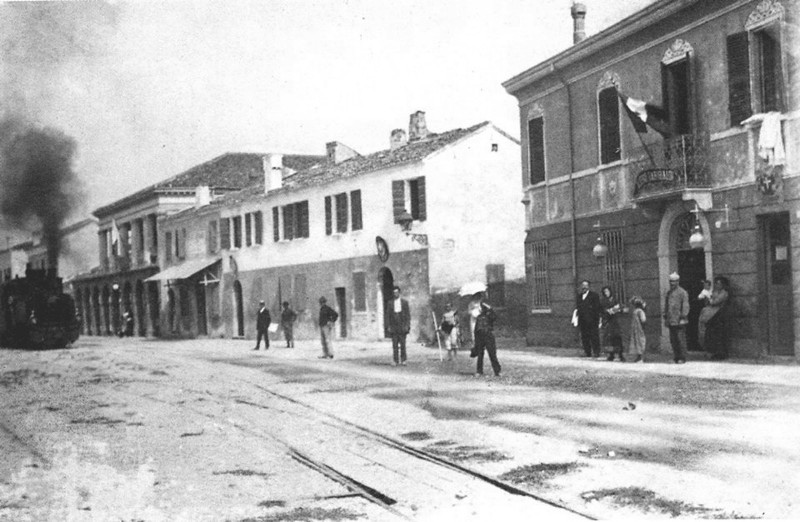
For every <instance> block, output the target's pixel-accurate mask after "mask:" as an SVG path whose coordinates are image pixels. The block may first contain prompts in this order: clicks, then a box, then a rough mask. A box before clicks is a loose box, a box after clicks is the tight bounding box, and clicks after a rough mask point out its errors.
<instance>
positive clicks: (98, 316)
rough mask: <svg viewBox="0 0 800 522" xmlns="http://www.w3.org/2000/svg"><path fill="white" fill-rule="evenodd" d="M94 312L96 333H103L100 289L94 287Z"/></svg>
mask: <svg viewBox="0 0 800 522" xmlns="http://www.w3.org/2000/svg"><path fill="white" fill-rule="evenodd" d="M92 312H93V313H94V334H95V335H103V319H102V317H103V310H102V307H101V305H100V289H99V288H97V287H94V288H93V289H92Z"/></svg>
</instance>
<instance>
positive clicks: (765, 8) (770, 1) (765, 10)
mask: <svg viewBox="0 0 800 522" xmlns="http://www.w3.org/2000/svg"><path fill="white" fill-rule="evenodd" d="M784 13H785V9H784V8H783V6H782V5H781V4H780V2H777V1H776V0H763V1H762V2H761V3H759V4H758V6H756V8H755V10H754V11H753V12H752V13H750V16H748V17H747V22H745V24H744V28H745V29H746V30H748V31H752V30H753V29H756V28H758V27H761V26H762V25H767V24H769V23H772V22H774V21H775V20H782V19H783V16H784Z"/></svg>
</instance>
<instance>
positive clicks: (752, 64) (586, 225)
mask: <svg viewBox="0 0 800 522" xmlns="http://www.w3.org/2000/svg"><path fill="white" fill-rule="evenodd" d="M584 14H585V8H583V6H580V5H576V6H575V7H573V16H574V17H575V18H576V35H577V36H576V43H575V45H573V46H572V47H570V48H569V49H567V50H565V51H564V52H562V53H560V54H558V55H556V56H554V57H552V58H550V59H549V60H546V61H545V62H543V63H541V64H538V65H536V66H534V67H532V68H530V69H528V70H526V71H524V72H522V73H520V74H519V75H517V76H515V77H513V78H511V79H509V80H508V81H506V82H504V84H503V86H504V87H505V89H506V90H507V92H509V93H510V94H512V95H513V96H515V97H516V98H517V100H518V102H519V107H520V124H521V131H522V137H523V138H522V165H523V178H522V184H523V194H524V201H525V203H526V208H527V211H526V221H527V225H526V228H527V237H526V240H525V248H526V266H527V278H528V282H529V287H530V289H531V291H530V295H529V303H528V304H529V311H530V316H529V317H530V318H529V321H528V334H527V338H528V342H529V343H530V344H545V345H561V346H575V336H574V335H573V334H571V333H565V332H569V328H568V327H567V325H568V324H569V321H570V316H571V313H572V310H573V308H574V307H575V296H576V286H577V283H578V282H579V281H580V280H582V279H589V280H590V281H592V282H594V284H595V289H597V290H599V287H600V286H601V285H606V284H607V285H609V286H611V287H612V288H614V289H615V290H616V293H617V294H618V295H620V296H622V297H623V298H629V297H630V296H632V295H634V294H637V295H640V296H642V297H643V298H644V299H645V301H646V302H647V303H648V308H647V312H648V316H649V318H650V320H649V322H648V324H647V328H646V334H647V338H648V347H647V349H648V351H659V350H669V346H670V345H669V339H668V334H667V330H666V328H665V326H664V324H663V321H662V320H661V313H662V307H663V303H664V298H665V294H666V292H667V290H668V283H667V279H668V274H670V273H671V272H678V273H679V274H680V276H681V285H682V286H684V288H686V290H687V291H688V292H689V295H690V299H691V308H692V313H691V314H690V327H689V328H688V332H687V337H688V344H689V347H690V349H698V345H697V337H696V335H697V334H696V325H697V316H698V314H699V308H700V307H699V304H698V302H697V299H696V296H697V295H698V294H699V292H700V290H701V289H702V280H704V279H712V278H713V277H714V276H718V275H724V276H727V277H728V278H729V279H730V281H731V283H732V297H733V301H732V303H733V314H734V318H735V320H733V321H732V324H731V337H732V339H731V342H732V346H731V349H732V354H733V355H735V356H740V357H760V356H773V355H775V356H792V357H797V356H798V355H800V248H798V247H799V246H800V111H799V110H798V109H800V105H799V102H800V92H799V91H798V71H799V70H800V69H798V66H797V65H798V63H800V62H798V60H800V56H798V54H799V53H798V49H800V39H798V35H799V34H800V33H798V30H797V27H798V24H800V20H799V19H798V2H797V1H796V0H780V1H778V0H758V1H755V0H752V1H744V0H735V1H728V0H725V1H722V0H704V1H694V0H683V1H667V0H661V1H657V2H655V3H654V4H652V5H651V6H649V7H648V8H646V9H644V10H642V11H640V12H638V13H636V14H634V15H632V16H631V17H629V18H627V19H625V20H623V21H621V22H619V23H618V24H615V25H614V26H612V27H610V28H608V29H606V30H604V31H602V32H601V33H598V34H597V35H594V36H592V37H590V38H586V39H581V35H580V30H579V28H580V27H579V26H581V25H582V20H581V19H580V17H582V16H583V15H584ZM589 15H591V13H589ZM623 322H624V321H623Z"/></svg>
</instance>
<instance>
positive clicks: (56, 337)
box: [0, 269, 81, 349]
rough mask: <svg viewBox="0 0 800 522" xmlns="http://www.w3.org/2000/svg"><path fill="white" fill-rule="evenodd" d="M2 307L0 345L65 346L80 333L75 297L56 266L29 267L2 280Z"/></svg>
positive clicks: (0, 285)
mask: <svg viewBox="0 0 800 522" xmlns="http://www.w3.org/2000/svg"><path fill="white" fill-rule="evenodd" d="M0 307H2V313H0V346H4V347H8V348H30V349H45V348H63V347H65V346H67V345H68V344H71V343H73V342H75V341H76V340H77V339H78V336H79V335H80V329H81V325H80V319H79V318H78V316H77V315H76V313H75V301H74V300H73V299H72V296H70V295H69V294H65V293H64V289H63V284H62V281H61V278H60V277H57V276H56V273H55V270H33V269H28V270H27V271H26V272H25V277H23V278H16V279H12V280H10V281H6V282H5V283H2V284H0Z"/></svg>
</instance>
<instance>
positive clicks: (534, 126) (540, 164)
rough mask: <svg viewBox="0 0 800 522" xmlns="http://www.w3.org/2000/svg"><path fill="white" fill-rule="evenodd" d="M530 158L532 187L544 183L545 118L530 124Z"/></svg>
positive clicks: (532, 121)
mask: <svg viewBox="0 0 800 522" xmlns="http://www.w3.org/2000/svg"><path fill="white" fill-rule="evenodd" d="M528 158H529V161H528V166H529V169H530V172H529V178H530V182H531V185H533V184H534V183H539V182H540V181H544V177H545V172H544V169H545V164H544V118H534V119H532V120H530V121H529V122H528Z"/></svg>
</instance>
